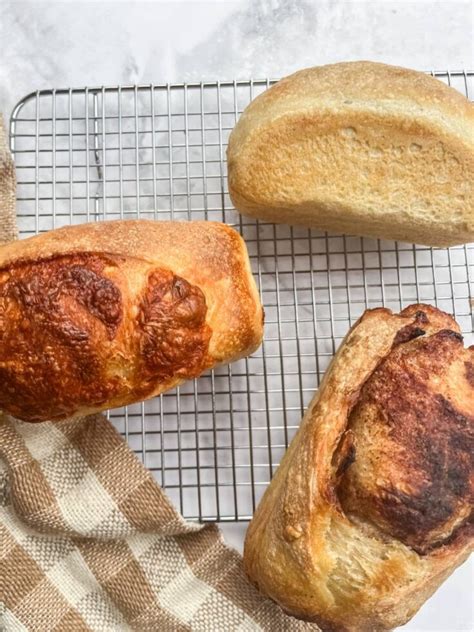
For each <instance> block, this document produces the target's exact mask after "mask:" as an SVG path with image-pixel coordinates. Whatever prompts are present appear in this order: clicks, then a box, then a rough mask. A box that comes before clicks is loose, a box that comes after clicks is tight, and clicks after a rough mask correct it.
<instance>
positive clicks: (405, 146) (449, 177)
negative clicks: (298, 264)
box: [227, 62, 474, 246]
mask: <svg viewBox="0 0 474 632" xmlns="http://www.w3.org/2000/svg"><path fill="white" fill-rule="evenodd" d="M227 161H228V176H229V192H230V196H231V198H232V201H233V203H234V205H235V207H236V208H237V209H238V210H239V211H240V212H241V213H243V214H245V215H249V216H251V217H256V218H259V219H262V220H266V221H270V222H282V223H286V224H302V225H304V226H309V227H315V228H321V229H324V230H328V231H334V232H338V233H340V232H342V233H349V234H357V235H368V236H371V237H383V238H386V239H396V240H402V241H407V242H414V243H420V244H427V245H433V246H450V245H454V244H460V243H465V242H469V241H474V105H473V104H472V103H471V102H469V101H468V100H467V99H466V98H465V97H464V96H462V95H461V94H460V93H459V92H457V91H456V90H454V89H452V88H450V87H448V86H446V85H444V84H443V83H442V82H441V81H438V80H437V79H434V78H433V77H431V76H428V75H426V74H423V73H419V72H415V71H413V70H406V69H404V68H397V67H393V66H387V65H384V64H379V63H371V62H351V63H340V64H334V65H329V66H322V67H317V68H310V69H308V70H302V71H300V72H297V73H295V74H294V75H291V76H289V77H287V78H285V79H283V80H281V81H279V82H278V83H277V84H276V85H274V86H272V87H271V88H270V89H269V90H267V91H266V92H264V93H263V94H261V95H260V96H258V97H257V98H256V99H255V100H254V101H253V102H252V103H251V104H250V105H249V106H248V107H247V108H246V110H245V111H244V113H243V114H242V116H241V117H240V119H239V121H238V123H237V125H236V126H235V128H234V130H233V131H232V134H231V136H230V140H229V146H228V152H227Z"/></svg>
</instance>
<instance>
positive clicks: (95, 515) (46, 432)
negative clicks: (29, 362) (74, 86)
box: [0, 119, 318, 632]
mask: <svg viewBox="0 0 474 632" xmlns="http://www.w3.org/2000/svg"><path fill="white" fill-rule="evenodd" d="M15 237H16V226H15V183H14V168H13V161H12V159H11V156H10V155H9V153H8V149H7V147H6V139H5V134H4V131H3V129H2V124H1V119H0V244H2V243H6V242H7V241H10V240H12V239H14V238H15ZM0 387H1V385H0ZM0 629H2V630H3V629H4V630H8V631H15V632H16V631H20V630H22V631H23V630H31V631H35V632H36V631H39V632H43V631H45V632H46V631H50V630H57V631H66V632H68V631H74V632H79V631H81V630H97V631H100V632H106V631H108V630H110V631H114V632H115V631H121V630H146V631H147V632H150V631H155V630H156V631H159V632H167V631H173V632H174V631H181V630H196V631H209V632H214V631H216V632H221V631H222V632H224V631H226V632H227V631H229V632H231V631H234V630H239V631H244V630H248V631H254V630H272V632H280V631H286V630H290V631H293V630H295V631H300V630H301V631H303V630H308V631H310V630H311V631H314V630H318V628H317V626H315V625H313V624H309V623H304V622H301V621H297V620H296V619H293V618H292V617H289V616H287V615H285V614H284V613H283V612H282V611H281V610H280V608H279V607H278V606H276V605H275V604H274V603H273V602H271V601H269V600H268V599H265V598H264V597H263V596H261V595H260V594H259V593H258V591H257V590H256V589H255V588H254V587H253V586H252V585H251V584H250V583H249V582H248V581H247V579H246V578H245V575H244V573H243V569H242V561H241V558H240V556H239V555H238V554H237V553H236V552H235V551H233V550H232V549H230V548H228V547H227V546H226V545H225V544H224V542H223V541H222V538H221V536H220V533H219V530H218V528H217V527H216V526H215V525H206V526H202V525H199V524H193V523H187V522H185V521H184V520H183V518H182V517H181V516H180V515H179V514H178V512H177V511H176V510H175V509H174V507H173V506H172V505H171V503H170V502H169V500H168V498H167V497H166V495H165V494H164V492H163V491H162V490H161V489H160V487H159V486H158V485H157V483H156V482H155V481H154V479H153V477H152V476H151V474H150V473H149V472H148V471H147V470H146V469H145V468H144V466H143V465H142V464H141V462H140V461H139V460H138V459H137V458H136V456H135V455H134V454H133V452H132V451H131V450H130V449H129V447H128V446H127V444H126V442H125V441H124V440H123V439H122V437H121V436H120V435H119V434H118V433H117V431H116V430H115V428H114V427H113V426H112V424H111V423H110V422H109V421H108V420H107V419H106V418H105V417H104V416H103V415H94V416H90V417H85V418H77V419H71V420H68V421H66V422H62V423H59V424H52V423H49V422H47V423H43V424H27V423H24V422H20V421H17V420H15V419H12V418H11V417H8V416H7V415H3V414H1V413H0Z"/></svg>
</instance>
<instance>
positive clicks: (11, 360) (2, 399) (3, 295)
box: [0, 254, 123, 421]
mask: <svg viewBox="0 0 474 632" xmlns="http://www.w3.org/2000/svg"><path fill="white" fill-rule="evenodd" d="M110 265H112V266H113V265H114V264H113V262H111V261H109V260H108V259H107V258H106V257H103V256H101V255H95V254H80V255H66V256H59V257H52V258H50V259H47V260H43V261H40V262H28V261H25V262H22V263H18V264H16V265H13V266H10V267H9V268H8V269H6V270H4V271H3V272H2V273H1V274H0V384H1V388H0V406H1V407H2V408H3V409H5V410H7V411H8V412H10V413H12V414H13V415H16V416H18V417H20V418H21V419H26V420H30V421H35V420H39V419H44V417H45V416H49V417H50V418H61V417H65V416H67V414H70V413H71V412H74V411H75V410H76V408H77V405H78V404H80V405H84V406H87V405H89V404H90V405H92V404H93V405H99V404H100V403H101V402H104V401H106V400H107V398H108V397H109V396H110V394H111V393H113V392H114V390H115V388H116V380H110V379H107V377H106V376H104V375H103V372H102V362H101V351H103V350H102V347H103V343H102V339H103V338H104V337H105V338H106V340H108V341H112V340H113V339H114V338H115V336H116V334H117V330H118V328H119V326H120V323H121V321H122V312H123V307H122V295H121V292H120V290H119V288H118V287H117V286H116V285H115V283H114V282H113V281H112V280H110V279H109V278H108V277H107V276H106V275H105V273H104V269H105V268H106V267H107V266H110Z"/></svg>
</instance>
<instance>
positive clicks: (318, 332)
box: [10, 72, 474, 521]
mask: <svg viewBox="0 0 474 632" xmlns="http://www.w3.org/2000/svg"><path fill="white" fill-rule="evenodd" d="M432 74H434V75H435V76H436V77H438V79H440V80H441V81H444V82H446V83H449V84H451V85H453V86H454V87H455V88H457V89H458V90H459V91H461V92H462V93H464V94H466V96H468V97H471V95H472V94H473V90H472V88H473V86H472V84H473V78H474V73H472V72H451V73H450V72H436V73H432ZM271 83H272V82H271V81H269V80H263V81H254V80H249V81H233V82H215V83H199V84H188V85H151V86H127V87H104V88H94V89H91V88H86V89H81V90H77V89H66V90H43V91H40V92H35V93H32V94H30V95H28V96H27V97H25V98H24V99H23V100H22V101H21V102H20V103H19V104H18V105H17V106H16V107H15V109H14V111H13V114H12V118H11V126H10V138H11V149H12V152H13V155H14V158H15V163H16V172H17V179H18V223H19V229H20V234H21V237H27V236H29V235H33V234H35V233H38V232H41V231H46V230H50V229H53V228H55V227H59V226H63V225H65V224H78V223H81V222H86V221H101V220H104V219H116V218H132V217H137V216H138V217H146V218H156V219H165V218H166V219H169V218H174V219H179V220H189V219H210V220H211V219H212V220H220V221H224V222H227V223H228V224H231V225H232V226H235V227H236V228H237V229H238V230H239V231H240V232H241V233H242V235H243V237H244V238H245V240H246V242H247V245H248V248H249V253H250V257H251V262H252V266H253V271H254V273H255V276H256V279H257V282H258V285H259V289H260V293H261V298H262V301H263V304H264V306H265V311H266V327H265V342H264V344H263V346H262V347H261V349H260V350H258V351H257V352H256V353H255V354H254V355H253V356H252V357H250V358H247V359H245V360H242V361H240V362H237V363H235V364H233V365H231V366H227V367H220V368H218V369H216V370H215V371H213V372H210V373H207V374H206V375H204V376H203V377H201V378H200V379H198V380H195V381H191V382H188V383H186V384H185V385H183V386H182V387H180V388H179V389H177V390H174V391H170V392H168V393H166V394H164V395H162V396H160V397H158V398H155V399H153V400H151V401H147V402H145V403H142V404H138V405H134V406H129V407H128V408H125V409H119V410H114V411H111V412H110V413H109V415H110V419H111V420H112V422H113V423H114V424H115V426H116V427H117V428H118V430H119V431H120V432H121V433H122V434H123V435H125V436H126V438H127V440H128V442H129V444H130V446H131V447H132V449H133V450H134V451H135V452H136V453H137V454H138V455H139V456H140V457H141V458H142V460H143V462H144V463H145V464H146V465H147V466H148V468H150V469H151V470H152V472H153V473H154V475H155V477H156V479H157V480H158V482H159V483H160V484H162V485H163V486H164V487H165V488H166V490H167V492H168V494H169V495H170V496H171V498H172V500H173V501H174V502H175V504H176V505H177V506H178V507H179V509H180V510H181V512H182V513H183V514H184V516H185V517H187V518H192V519H198V520H202V521H208V520H212V521H213V520H247V519H249V518H250V517H251V515H252V513H253V510H254V508H255V505H256V503H257V502H258V500H259V498H260V496H261V494H262V492H263V491H264V489H265V487H266V486H267V484H268V482H269V480H270V478H271V476H272V474H273V473H274V471H275V469H276V467H277V465H278V463H279V461H280V459H281V457H282V455H283V453H284V451H285V449H286V447H287V445H288V442H289V441H290V440H291V438H292V436H293V434H294V433H295V431H296V429H297V427H298V425H299V422H300V420H301V417H302V414H303V412H304V409H305V407H306V405H307V404H308V402H309V400H310V399H311V397H312V395H313V393H314V391H315V389H316V387H317V385H318V384H319V381H320V379H321V377H322V375H323V374H324V371H325V370H326V368H327V366H328V363H329V361H330V359H331V357H332V355H333V353H334V351H335V349H336V347H337V346H338V344H339V343H340V341H341V340H342V338H343V336H344V334H345V333H346V332H347V330H348V328H349V326H350V325H351V324H352V323H354V322H355V320H356V319H357V318H358V317H359V316H360V315H361V313H362V312H363V311H364V310H365V309H366V308H368V307H376V306H380V305H385V306H387V307H390V308H392V309H394V310H399V309H400V308H401V307H403V306H405V305H407V304H410V303H412V302H415V301H422V302H428V303H432V304H436V305H438V306H439V307H440V308H441V309H444V310H447V311H448V312H451V313H453V314H455V316H456V318H457V320H458V322H459V324H460V326H461V328H462V331H463V332H464V334H465V335H466V340H467V342H468V343H470V344H472V343H473V342H474V340H473V335H472V332H473V328H474V327H473V325H474V322H473V320H474V319H473V299H472V298H470V297H472V296H474V245H468V246H461V247H456V248H451V249H449V250H441V249H430V248H424V247H418V246H416V247H415V246H412V245H409V244H403V243H395V242H393V241H379V240H374V239H361V238H359V237H349V236H334V235H328V234H325V233H321V232H317V231H309V230H307V229H302V228H290V227H288V226H280V225H279V226H275V225H272V224H265V223H261V222H256V221H253V220H250V219H247V218H242V217H240V216H239V215H238V213H236V212H235V210H234V209H233V207H232V205H231V203H230V199H229V197H228V194H227V181H226V164H225V149H226V144H227V140H228V137H229V133H230V131H231V129H232V127H233V126H234V124H235V121H236V120H237V117H238V115H239V114H240V112H241V111H242V110H243V109H244V108H245V106H246V105H247V104H248V103H249V102H250V101H251V100H252V98H254V97H255V96H256V95H257V94H259V93H260V92H262V91H263V90H265V89H267V88H268V86H269V85H270V84H271Z"/></svg>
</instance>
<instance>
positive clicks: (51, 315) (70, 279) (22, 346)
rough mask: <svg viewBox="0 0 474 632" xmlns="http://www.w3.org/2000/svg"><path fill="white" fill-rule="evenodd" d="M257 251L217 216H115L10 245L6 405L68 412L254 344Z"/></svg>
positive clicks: (2, 349)
mask: <svg viewBox="0 0 474 632" xmlns="http://www.w3.org/2000/svg"><path fill="white" fill-rule="evenodd" d="M262 321H263V312H262V307H261V304H260V300H259V296H258V293H257V288H256V286H255V282H254V280H253V277H252V274H251V270H250V264H249V260H248V255H247V250H246V247H245V244H244V242H243V240H242V238H241V237H240V236H239V235H238V233H237V232H236V231H234V230H233V229H231V228H229V227H228V226H226V225H224V224H219V223H215V222H153V221H144V220H142V221H140V220H137V221H114V222H103V223H97V224H83V225H80V226H74V227H68V228H61V229H59V230H56V231H52V232H50V233H46V234H42V235H40V236H37V237H32V238H31V239H27V240H24V241H18V242H14V243H12V244H10V245H8V246H4V247H3V248H1V249H0V408H1V409H3V410H5V411H7V412H9V413H11V414H12V415H14V416H16V417H18V418H20V419H24V420H27V421H42V420H46V419H53V420H56V419H62V418H64V417H68V416H70V415H79V414H80V415H83V414H88V413H92V412H96V411H99V410H104V409H107V408H115V407H118V406H123V405H126V404H130V403H132V402H136V401H140V400H143V399H147V398H149V397H152V396H154V395H157V394H158V393H162V392H163V391H165V390H167V389H169V388H172V387H174V386H176V385H177V384H180V383H181V382H183V381H184V380H186V379H189V378H193V377H196V376H197V375H199V374H200V373H202V372H203V371H204V370H206V369H208V368H210V367H213V366H215V365H216V364H219V363H222V362H231V361H233V360H236V359H238V358H240V357H242V356H245V355H248V354H250V353H251V352H252V351H254V350H255V349H256V348H257V347H258V345H259V344H260V342H261V339H262V325H263V322H262Z"/></svg>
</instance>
